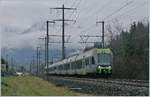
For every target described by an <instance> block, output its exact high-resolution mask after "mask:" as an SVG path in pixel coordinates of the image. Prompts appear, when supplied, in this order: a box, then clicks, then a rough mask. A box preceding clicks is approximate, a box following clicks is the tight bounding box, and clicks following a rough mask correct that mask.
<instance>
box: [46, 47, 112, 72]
mask: <svg viewBox="0 0 150 97" xmlns="http://www.w3.org/2000/svg"><path fill="white" fill-rule="evenodd" d="M112 63H113V53H112V51H111V50H110V49H109V48H92V49H90V50H87V51H84V52H82V53H80V54H76V55H73V56H70V57H68V58H66V59H64V60H61V61H58V62H56V63H53V64H51V65H49V66H48V68H45V69H46V71H47V73H48V74H56V75H88V74H96V75H111V74H112Z"/></svg>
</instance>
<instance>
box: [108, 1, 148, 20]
mask: <svg viewBox="0 0 150 97" xmlns="http://www.w3.org/2000/svg"><path fill="white" fill-rule="evenodd" d="M147 3H148V2H144V3H142V4H140V5H138V6H135V7H133V8H132V9H129V10H127V11H125V12H124V13H122V14H121V15H118V16H116V17H114V18H112V19H110V20H107V21H106V22H111V21H113V20H114V19H116V18H120V17H122V16H123V17H125V16H129V15H124V14H129V13H130V12H133V11H138V10H136V8H139V7H144V5H145V4H147Z"/></svg>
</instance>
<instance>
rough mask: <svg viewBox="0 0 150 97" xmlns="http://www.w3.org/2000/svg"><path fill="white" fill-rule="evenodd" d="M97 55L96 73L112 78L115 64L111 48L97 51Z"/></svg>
mask: <svg viewBox="0 0 150 97" xmlns="http://www.w3.org/2000/svg"><path fill="white" fill-rule="evenodd" d="M96 55H97V58H96V59H97V67H96V73H97V74H100V75H104V76H111V74H112V63H113V53H112V51H111V50H110V49H109V48H107V49H96Z"/></svg>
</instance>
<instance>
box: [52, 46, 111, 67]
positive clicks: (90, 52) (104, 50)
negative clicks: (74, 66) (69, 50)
mask: <svg viewBox="0 0 150 97" xmlns="http://www.w3.org/2000/svg"><path fill="white" fill-rule="evenodd" d="M94 53H111V54H112V51H111V49H110V48H92V49H89V50H87V51H84V52H81V53H80V54H75V55H72V56H71V57H68V58H66V59H64V60H61V61H58V62H56V63H53V64H52V65H49V67H52V66H58V65H60V64H65V63H67V62H71V60H74V59H75V60H79V59H81V58H83V56H84V57H89V56H91V55H93V54H94Z"/></svg>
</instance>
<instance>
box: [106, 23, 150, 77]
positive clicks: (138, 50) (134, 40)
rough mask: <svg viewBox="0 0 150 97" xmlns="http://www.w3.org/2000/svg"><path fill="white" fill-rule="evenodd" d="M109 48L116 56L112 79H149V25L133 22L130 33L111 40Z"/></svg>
mask: <svg viewBox="0 0 150 97" xmlns="http://www.w3.org/2000/svg"><path fill="white" fill-rule="evenodd" d="M118 28H119V27H118ZM109 47H111V49H112V51H113V54H114V57H113V60H114V63H113V69H112V70H113V75H112V77H116V78H131V79H149V23H144V22H137V23H136V22H133V23H132V24H131V26H130V29H129V31H124V30H120V34H119V35H116V36H115V37H113V38H111V41H110V43H109Z"/></svg>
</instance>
